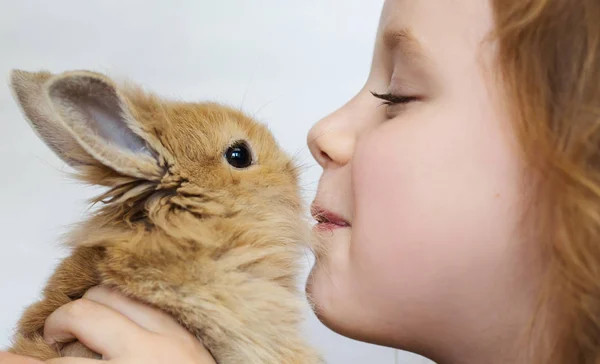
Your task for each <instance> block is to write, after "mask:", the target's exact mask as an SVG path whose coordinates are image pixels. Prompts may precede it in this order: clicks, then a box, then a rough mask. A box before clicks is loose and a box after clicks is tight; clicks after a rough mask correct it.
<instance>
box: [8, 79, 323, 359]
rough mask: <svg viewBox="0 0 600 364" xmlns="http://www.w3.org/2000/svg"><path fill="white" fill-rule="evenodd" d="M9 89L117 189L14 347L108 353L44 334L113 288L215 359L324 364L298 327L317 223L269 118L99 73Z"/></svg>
mask: <svg viewBox="0 0 600 364" xmlns="http://www.w3.org/2000/svg"><path fill="white" fill-rule="evenodd" d="M11 87H12V89H13V92H14V95H15V98H16V100H17V101H18V103H19V105H20V106H21V108H22V112H23V113H24V115H25V116H26V118H27V119H28V120H29V122H30V124H31V126H32V127H33V129H34V130H35V131H36V132H37V134H38V136H39V137H40V138H41V139H42V140H43V141H44V142H45V143H46V144H47V145H48V146H49V147H50V148H51V149H52V150H53V151H54V152H55V153H56V154H57V155H58V156H59V157H60V158H62V159H63V160H64V161H65V162H67V163H68V164H69V165H70V166H72V167H73V168H74V170H75V171H76V174H75V175H76V177H77V178H78V179H80V180H82V181H84V182H86V183H89V184H96V185H102V186H105V187H107V192H106V193H104V194H103V195H102V196H99V197H98V198H97V199H95V200H94V202H95V203H101V205H100V207H99V208H98V209H97V210H96V211H94V213H93V214H92V215H91V216H90V217H89V218H88V219H86V220H84V221H83V222H82V223H81V224H80V225H79V226H78V227H77V228H76V229H75V230H74V231H72V233H71V234H70V235H69V236H68V239H67V240H68V241H67V243H68V244H69V246H70V247H71V248H72V253H71V255H70V256H69V257H68V258H66V259H65V260H64V261H63V262H62V263H61V264H60V265H59V266H58V268H57V270H56V272H55V273H54V275H53V276H52V277H51V278H50V280H49V282H48V284H47V286H46V288H45V290H44V292H43V298H42V299H41V300H40V301H39V302H37V303H35V304H33V305H32V306H30V307H29V308H28V309H27V310H26V311H25V313H24V315H23V317H22V318H21V320H20V322H19V324H18V328H17V334H16V336H15V338H14V344H13V346H12V348H11V349H10V351H12V352H14V353H18V354H23V355H29V356H33V357H36V358H39V359H41V360H48V359H51V358H55V357H59V356H84V357H99V355H98V354H96V353H94V352H92V351H90V350H89V349H87V348H85V347H84V346H83V345H82V344H81V343H79V342H77V341H75V342H71V343H67V344H63V345H62V346H60V347H50V346H48V345H47V344H45V342H44V341H43V339H42V332H43V326H44V321H45V320H46V318H47V317H48V315H50V313H52V312H53V311H54V310H56V309H57V308H58V307H59V306H61V305H64V304H66V303H68V302H70V301H72V300H75V299H78V298H80V297H82V295H83V294H84V293H85V292H86V290H88V289H89V288H91V287H93V286H96V285H107V286H110V287H113V288H115V289H118V290H120V291H121V292H123V293H124V294H126V295H128V296H130V297H133V298H135V299H138V300H140V301H142V302H145V303H147V304H150V305H153V306H155V307H158V308H160V309H162V310H164V311H166V312H168V313H169V314H171V315H173V316H174V317H175V318H177V319H178V320H179V321H180V322H181V323H182V324H183V325H184V326H185V327H186V328H187V329H188V330H190V332H192V333H193V334H195V335H196V336H197V337H199V338H200V339H202V340H203V341H204V343H205V345H206V346H207V348H208V349H209V350H210V352H211V353H212V354H213V356H214V357H215V359H216V360H217V362H218V363H221V364H228V363H231V364H239V363H261V364H262V363H277V364H280V363H321V362H322V360H321V356H320V355H319V354H318V353H317V352H316V351H315V350H314V349H313V348H312V347H311V346H310V345H309V344H308V343H307V342H306V341H305V340H304V339H303V338H302V334H301V327H300V326H301V322H302V310H303V305H304V303H305V301H304V299H303V294H302V293H301V291H300V290H298V289H297V283H298V282H297V281H296V278H297V275H298V273H300V271H301V265H300V261H299V260H300V258H301V257H302V254H303V250H302V244H303V242H306V241H308V239H307V238H308V236H307V234H309V229H308V227H307V224H306V223H305V222H304V219H303V218H302V216H303V211H304V207H303V204H302V200H301V198H300V194H299V188H298V176H297V168H296V167H295V165H294V164H293V162H292V160H291V159H290V158H289V157H287V155H286V154H285V153H284V152H283V151H282V150H281V149H280V148H279V146H278V145H277V143H276V141H275V140H274V138H273V136H272V135H271V133H270V132H269V131H268V129H267V128H266V127H264V126H262V125H260V124H258V123H257V122H255V121H253V120H252V119H251V118H249V117H247V116H245V115H244V114H242V113H241V112H239V111H236V110H233V109H230V108H226V107H224V106H221V105H218V104H214V103H183V102H172V101H166V100H163V99H161V98H159V97H158V96H155V95H152V94H149V93H147V92H144V91H142V90H141V89H139V88H137V87H133V86H127V85H123V86H118V85H117V84H116V83H115V82H113V81H112V80H111V79H109V78H108V77H106V76H104V75H102V74H98V73H95V72H89V71H70V72H65V73H62V74H58V75H54V74H51V73H49V72H45V71H41V72H36V73H30V72H25V71H13V72H12V74H11Z"/></svg>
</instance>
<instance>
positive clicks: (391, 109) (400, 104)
mask: <svg viewBox="0 0 600 364" xmlns="http://www.w3.org/2000/svg"><path fill="white" fill-rule="evenodd" d="M371 94H372V95H373V96H375V97H376V98H378V99H381V100H383V102H382V103H381V105H386V106H387V109H386V114H387V117H388V118H389V119H393V118H394V117H395V116H396V115H397V113H398V112H400V111H401V110H402V109H404V108H405V107H406V106H407V105H408V104H410V103H412V102H415V101H419V100H420V99H421V98H420V97H419V96H405V95H396V94H393V93H390V92H388V93H386V94H378V93H376V92H373V91H371Z"/></svg>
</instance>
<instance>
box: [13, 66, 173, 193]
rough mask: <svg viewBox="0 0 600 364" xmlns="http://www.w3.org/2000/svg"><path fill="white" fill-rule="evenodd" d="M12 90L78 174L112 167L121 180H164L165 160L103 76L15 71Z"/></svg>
mask: <svg viewBox="0 0 600 364" xmlns="http://www.w3.org/2000/svg"><path fill="white" fill-rule="evenodd" d="M10 80H11V82H10V84H11V88H12V90H13V93H14V95H15V99H16V101H17V102H18V103H19V105H20V107H21V110H22V112H23V114H24V115H25V116H26V118H27V119H28V121H29V123H30V125H31V126H32V128H33V129H34V130H35V131H36V133H37V134H38V136H39V137H40V138H41V139H42V140H43V141H44V142H45V143H46V144H47V145H48V146H49V147H50V148H51V149H52V150H53V151H54V153H56V154H57V155H58V156H59V157H60V158H61V159H62V160H64V161H65V162H66V163H68V164H69V165H71V166H72V167H73V168H75V169H78V167H94V166H97V167H108V168H110V169H112V170H113V171H115V172H117V173H118V174H121V175H124V176H129V177H135V178H141V179H146V180H152V181H156V180H160V178H161V177H162V176H163V174H164V169H163V168H162V167H161V163H160V162H159V161H160V160H162V158H161V157H160V156H159V154H158V152H157V151H156V150H155V149H154V148H152V147H151V145H153V144H155V143H156V141H155V140H154V139H152V137H151V136H150V135H148V134H147V133H145V132H144V130H143V126H142V124H141V123H140V122H139V120H136V119H135V118H134V117H133V115H132V113H131V110H130V109H129V106H128V103H127V100H126V98H125V96H123V95H121V94H120V93H119V91H118V90H117V88H116V87H115V85H114V83H113V82H112V81H111V80H110V79H109V78H107V77H106V76H104V75H101V74H98V73H94V72H88V71H73V72H66V73H63V74H60V75H53V74H51V73H48V72H36V73H32V72H25V71H19V70H15V71H12V73H11V77H10Z"/></svg>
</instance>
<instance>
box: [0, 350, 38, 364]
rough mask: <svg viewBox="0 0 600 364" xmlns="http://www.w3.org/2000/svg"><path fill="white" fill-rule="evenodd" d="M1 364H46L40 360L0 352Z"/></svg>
mask: <svg viewBox="0 0 600 364" xmlns="http://www.w3.org/2000/svg"><path fill="white" fill-rule="evenodd" d="M0 364H44V363H43V362H41V361H39V360H35V359H32V358H28V357H26V356H20V355H15V354H12V353H6V352H0Z"/></svg>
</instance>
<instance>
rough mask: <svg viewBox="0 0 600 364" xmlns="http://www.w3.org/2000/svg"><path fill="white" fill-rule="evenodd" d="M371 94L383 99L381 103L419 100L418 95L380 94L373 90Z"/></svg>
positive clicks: (388, 103)
mask: <svg viewBox="0 0 600 364" xmlns="http://www.w3.org/2000/svg"><path fill="white" fill-rule="evenodd" d="M371 95H373V96H375V97H376V98H378V99H381V100H383V102H382V103H381V104H382V105H396V104H408V103H409V102H413V101H417V100H418V97H416V96H400V95H394V94H391V93H387V94H378V93H376V92H373V91H371Z"/></svg>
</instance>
